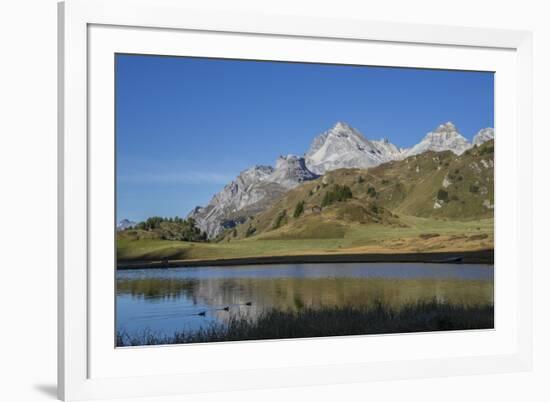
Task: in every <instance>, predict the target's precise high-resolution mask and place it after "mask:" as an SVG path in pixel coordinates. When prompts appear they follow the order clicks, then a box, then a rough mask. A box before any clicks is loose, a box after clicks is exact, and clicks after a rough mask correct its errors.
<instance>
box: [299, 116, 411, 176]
mask: <svg viewBox="0 0 550 402" xmlns="http://www.w3.org/2000/svg"><path fill="white" fill-rule="evenodd" d="M402 154H403V150H402V149H400V148H398V147H396V146H395V145H394V144H392V143H390V142H389V141H388V140H387V139H382V140H380V141H370V140H368V139H367V138H365V137H364V136H363V134H361V133H360V132H359V131H357V130H356V129H354V128H353V127H351V126H349V125H348V124H346V123H343V122H338V123H336V125H334V127H332V128H331V129H330V130H328V131H326V132H324V133H323V134H321V135H319V136H317V137H316V138H315V139H314V140H313V142H312V144H311V147H310V148H309V150H308V151H307V152H306V154H305V160H306V166H307V167H308V169H309V170H311V171H312V172H314V173H317V174H323V173H324V172H326V171H329V170H334V169H341V168H366V167H371V166H377V165H380V164H381V163H384V162H389V161H391V160H395V159H399V158H400V157H401V156H402Z"/></svg>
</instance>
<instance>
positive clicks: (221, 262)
mask: <svg viewBox="0 0 550 402" xmlns="http://www.w3.org/2000/svg"><path fill="white" fill-rule="evenodd" d="M346 262H395V263H397V262H403V263H407V262H426V263H468V264H493V263H494V250H493V249H488V250H476V251H457V252H431V253H392V254H389V253H365V254H322V255H289V256H269V257H251V258H225V259H208V260H193V261H188V260H187V261H186V260H168V259H166V260H164V261H123V260H122V261H118V262H117V269H140V268H170V267H203V266H231V265H260V264H290V263H292V264H313V263H319V264H322V263H346Z"/></svg>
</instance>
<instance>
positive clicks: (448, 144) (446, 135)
mask: <svg viewBox="0 0 550 402" xmlns="http://www.w3.org/2000/svg"><path fill="white" fill-rule="evenodd" d="M469 148H471V145H470V143H469V142H468V140H467V139H466V138H464V137H463V136H462V135H461V134H460V133H459V132H458V129H457V128H456V126H455V125H454V124H453V123H451V122H447V123H445V124H441V125H439V126H438V127H437V128H436V129H435V130H433V131H430V132H429V133H428V134H426V136H425V137H424V138H423V139H422V141H420V142H419V143H418V144H416V145H415V146H414V147H412V148H411V149H409V150H408V151H407V153H406V154H407V156H412V155H418V154H421V153H424V152H426V151H435V152H442V151H452V152H453V153H455V154H456V155H461V154H462V153H464V151H466V150H467V149H469Z"/></svg>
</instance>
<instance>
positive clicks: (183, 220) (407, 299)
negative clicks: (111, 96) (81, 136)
mask: <svg viewBox="0 0 550 402" xmlns="http://www.w3.org/2000/svg"><path fill="white" fill-rule="evenodd" d="M116 104H117V111H116V119H117V125H116V132H117V144H116V145H117V147H116V152H117V177H116V183H117V188H116V194H117V203H116V210H117V212H116V213H117V222H116V254H117V262H116V267H115V269H116V289H117V294H116V319H117V325H116V327H117V333H116V345H117V346H119V347H123V346H139V345H156V344H174V343H195V342H216V341H244V340H258V339H281V338H308V337H318V336H342V335H368V334H386V333H402V332H418V331H443V330H468V329H492V328H493V327H494V318H493V317H494V305H493V303H494V290H493V282H494V279H493V278H494V272H493V271H494V267H493V263H494V262H493V255H494V208H495V199H494V163H495V158H494V148H495V131H494V129H493V127H492V125H493V113H494V106H493V74H492V73H489V72H487V73H484V72H467V71H439V70H416V69H404V68H390V67H388V68H385V67H367V66H344V65H323V64H306V63H284V62H263V61H246V60H227V59H205V58H186V57H160V56H140V55H122V54H121V55H117V60H116ZM322 126H324V127H325V128H324V129H321V130H319V128H320V127H322ZM463 126H464V127H466V130H467V133H466V134H462V133H461V129H460V127H463ZM358 127H361V129H359V128H358ZM421 130H424V131H421ZM316 131H317V132H316ZM369 132H375V133H378V134H379V135H378V136H377V137H375V138H380V137H382V138H381V139H379V140H378V139H372V137H373V135H371V134H369ZM468 138H469V139H468Z"/></svg>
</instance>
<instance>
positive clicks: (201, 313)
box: [197, 311, 206, 317]
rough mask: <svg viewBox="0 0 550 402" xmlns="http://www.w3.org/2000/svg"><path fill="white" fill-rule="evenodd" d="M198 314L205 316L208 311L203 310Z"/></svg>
mask: <svg viewBox="0 0 550 402" xmlns="http://www.w3.org/2000/svg"><path fill="white" fill-rule="evenodd" d="M197 315H202V316H203V317H204V316H205V315H206V311H201V312H200V313H199V314H197Z"/></svg>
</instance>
